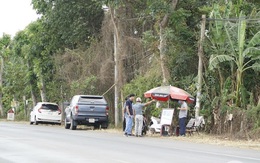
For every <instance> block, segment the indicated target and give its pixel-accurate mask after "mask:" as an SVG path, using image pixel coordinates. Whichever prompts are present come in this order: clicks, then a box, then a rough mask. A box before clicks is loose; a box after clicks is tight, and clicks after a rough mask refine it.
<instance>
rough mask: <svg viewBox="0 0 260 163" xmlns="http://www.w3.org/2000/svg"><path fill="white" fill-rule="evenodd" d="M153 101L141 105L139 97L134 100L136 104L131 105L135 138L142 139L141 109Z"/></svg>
mask: <svg viewBox="0 0 260 163" xmlns="http://www.w3.org/2000/svg"><path fill="white" fill-rule="evenodd" d="M153 101H155V100H152V101H149V102H147V103H141V102H142V100H141V98H140V97H137V98H136V104H134V105H133V109H134V115H135V136H136V137H142V128H143V107H145V106H148V105H150V104H151V103H152V102H153Z"/></svg>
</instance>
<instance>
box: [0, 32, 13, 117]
mask: <svg viewBox="0 0 260 163" xmlns="http://www.w3.org/2000/svg"><path fill="white" fill-rule="evenodd" d="M10 43H11V36H10V35H7V34H3V36H2V37H1V38H0V115H1V116H3V115H4V110H3V100H2V98H3V73H4V64H5V57H6V56H8V54H9V53H10V48H9V46H10Z"/></svg>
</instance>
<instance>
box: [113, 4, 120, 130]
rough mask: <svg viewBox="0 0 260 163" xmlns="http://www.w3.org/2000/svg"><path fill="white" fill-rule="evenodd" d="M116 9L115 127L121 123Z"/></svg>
mask: <svg viewBox="0 0 260 163" xmlns="http://www.w3.org/2000/svg"><path fill="white" fill-rule="evenodd" d="M115 21H116V9H114V14H113V24H114V61H115V67H114V69H115V70H114V73H115V104H114V107H115V126H116V127H117V126H118V123H119V114H118V98H119V91H118V90H119V78H118V63H119V58H118V41H119V40H118V39H119V38H118V29H117V26H116V22H115Z"/></svg>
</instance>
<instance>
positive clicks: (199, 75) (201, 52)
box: [195, 15, 206, 118]
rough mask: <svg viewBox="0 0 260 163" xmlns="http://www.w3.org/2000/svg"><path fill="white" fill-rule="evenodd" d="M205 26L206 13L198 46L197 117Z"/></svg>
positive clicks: (203, 17) (197, 113) (196, 114)
mask: <svg viewBox="0 0 260 163" xmlns="http://www.w3.org/2000/svg"><path fill="white" fill-rule="evenodd" d="M205 26H206V15H202V20H201V30H200V40H199V47H198V57H199V65H198V83H197V97H196V105H195V109H196V111H195V118H197V117H199V113H200V99H201V85H202V71H203V65H202V59H203V55H204V54H203V41H204V36H205Z"/></svg>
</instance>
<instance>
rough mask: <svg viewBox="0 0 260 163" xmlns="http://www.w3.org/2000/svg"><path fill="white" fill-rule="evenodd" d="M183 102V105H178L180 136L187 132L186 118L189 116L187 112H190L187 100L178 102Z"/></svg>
mask: <svg viewBox="0 0 260 163" xmlns="http://www.w3.org/2000/svg"><path fill="white" fill-rule="evenodd" d="M178 103H179V104H181V107H178V108H177V109H178V110H180V111H179V127H180V136H185V132H186V125H185V122H186V118H187V113H188V105H187V103H186V102H185V101H182V100H179V102H178Z"/></svg>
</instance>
